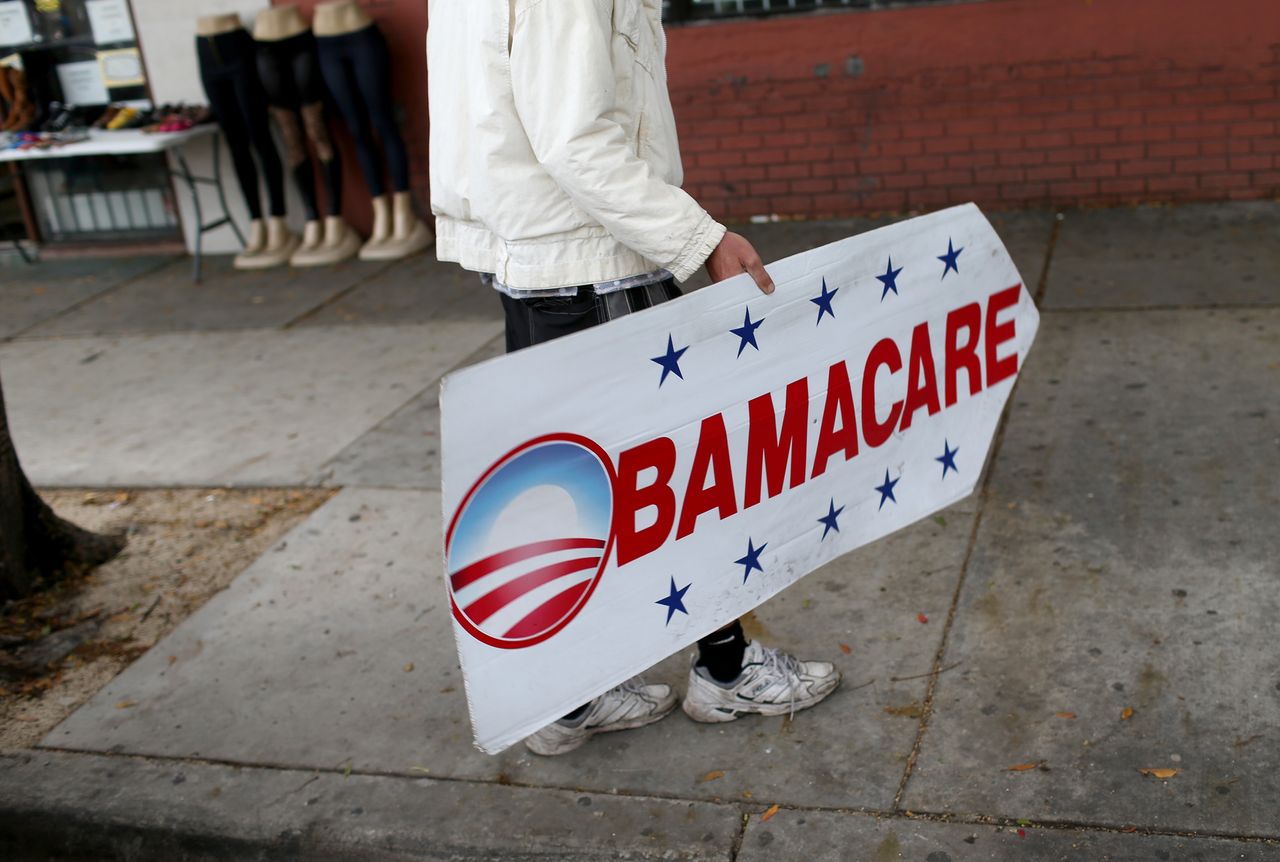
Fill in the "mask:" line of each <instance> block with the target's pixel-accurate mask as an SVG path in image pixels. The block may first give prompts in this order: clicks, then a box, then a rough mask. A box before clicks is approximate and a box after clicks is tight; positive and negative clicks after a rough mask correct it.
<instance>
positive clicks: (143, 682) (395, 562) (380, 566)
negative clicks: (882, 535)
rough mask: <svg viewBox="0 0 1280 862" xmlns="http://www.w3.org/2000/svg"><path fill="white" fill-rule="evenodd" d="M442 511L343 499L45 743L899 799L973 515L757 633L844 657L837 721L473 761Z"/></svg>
mask: <svg viewBox="0 0 1280 862" xmlns="http://www.w3.org/2000/svg"><path fill="white" fill-rule="evenodd" d="M440 505H441V504H440V498H439V494H438V493H437V492H434V491H394V490H353V489H347V490H344V491H342V492H341V493H339V494H338V495H337V496H336V497H334V498H333V499H332V500H331V501H329V503H327V504H326V505H325V506H323V507H322V508H321V509H319V510H317V512H316V513H315V514H313V515H312V517H311V518H310V519H309V520H308V521H306V522H305V523H304V524H302V525H301V526H299V527H298V528H297V529H296V530H294V531H293V533H291V534H290V535H289V536H287V537H286V539H285V540H284V541H283V542H282V543H281V544H280V545H279V546H278V547H277V548H275V549H273V550H272V551H271V552H268V553H267V554H265V555H264V556H263V557H262V558H260V559H259V560H258V561H257V562H256V563H255V564H254V565H253V566H252V567H250V568H249V569H248V570H247V571H246V572H245V573H243V574H242V575H241V576H240V577H239V578H237V579H236V581H235V582H234V583H233V584H232V585H231V587H230V588H229V589H227V590H226V591H225V592H223V593H221V594H219V595H218V596H216V597H215V598H214V599H213V600H211V601H210V602H209V603H208V604H207V605H206V606H205V607H204V608H202V609H200V610H199V611H197V612H196V613H195V614H194V615H193V616H192V617H190V618H189V619H188V620H187V621H186V622H184V623H183V624H182V625H181V626H180V627H179V628H178V629H177V630H176V631H175V632H174V633H173V634H172V635H171V636H170V637H169V638H167V639H166V640H164V641H162V642H161V643H160V644H158V645H157V646H156V647H155V648H154V649H153V650H152V651H151V652H149V653H148V654H147V655H145V656H144V657H142V658H141V659H140V660H139V661H138V662H137V663H135V664H134V665H133V666H131V667H130V668H129V669H128V670H126V671H125V672H124V673H123V674H121V675H120V676H119V677H117V678H116V679H115V680H114V681H112V682H111V683H110V684H108V685H107V686H106V687H105V688H104V689H103V690H102V691H101V692H100V693H99V694H98V695H97V696H96V697H95V698H94V699H93V700H92V701H90V703H89V704H87V705H86V706H85V707H83V708H82V709H80V710H79V711H78V712H76V713H75V714H73V715H72V716H71V717H70V718H69V719H68V720H67V721H66V722H64V723H63V724H62V725H60V726H59V727H58V728H56V729H55V730H54V731H53V732H52V733H51V734H50V735H49V736H48V737H47V738H46V739H45V741H44V742H43V743H42V744H43V745H46V746H52V747H57V748H67V749H76V750H87V751H111V752H117V753H126V754H140V755H159V756H171V757H180V758H188V757H189V758H206V759H214V760H220V761H230V762H235V763H243V764H271V765H276V766H286V767H291V768H308V767H311V768H325V769H342V768H346V767H350V768H352V769H355V770H357V771H372V772H378V773H387V774H404V775H427V776H430V777H435V778H458V779H469V780H479V781H496V782H500V783H501V782H506V783H514V784H518V785H525V786H543V787H575V788H581V789H587V790H594V791H600V792H614V791H621V792H626V793H632V794H641V795H652V796H660V797H672V798H690V799H702V800H712V801H714V800H717V799H723V800H727V801H733V800H737V801H739V802H745V801H748V800H750V799H753V798H754V799H760V800H764V799H769V800H774V801H780V802H784V803H788V804H796V805H822V806H830V807H850V806H853V807H876V808H886V807H888V806H890V805H891V803H892V801H893V798H894V794H895V792H896V790H897V787H898V784H899V781H900V778H901V775H902V773H903V769H904V765H905V762H906V758H907V756H908V754H909V752H910V751H911V747H912V744H913V742H914V740H915V737H916V729H917V724H918V708H919V704H920V702H921V700H922V698H923V696H924V693H925V686H926V683H927V680H926V679H925V678H924V677H925V676H927V673H928V671H929V670H930V668H931V666H932V661H933V658H934V656H935V654H936V652H937V649H938V645H939V640H940V637H941V630H942V625H941V623H942V621H943V620H944V619H945V617H946V612H947V608H948V606H949V604H950V601H951V598H952V594H953V591H954V585H955V579H956V576H957V572H958V568H959V565H960V561H961V559H962V558H963V555H964V551H965V548H966V546H967V544H968V538H969V535H970V532H971V525H972V509H971V508H967V507H965V506H963V505H961V506H958V507H955V508H953V509H952V510H949V511H948V512H947V513H946V514H945V516H944V517H943V519H942V521H933V520H930V521H926V522H924V523H922V524H918V525H916V526H915V527H912V528H910V529H908V530H906V531H903V532H901V533H899V534H897V535H895V536H893V537H891V538H889V539H887V540H885V541H883V542H880V543H877V544H876V545H874V546H872V547H870V548H867V549H865V550H864V551H862V552H859V553H856V554H853V555H850V556H847V557H845V558H843V559H842V560H841V561H839V562H838V563H836V564H833V565H830V566H827V567H825V568H824V569H822V570H820V571H819V572H816V573H814V574H811V575H809V576H808V577H807V578H806V579H805V580H804V581H802V582H801V583H800V584H798V585H796V586H794V587H793V588H791V589H790V590H788V591H787V592H786V593H785V594H784V595H783V596H780V597H778V598H777V599H775V600H773V601H771V602H769V603H768V604H766V605H765V606H763V607H762V608H761V609H759V610H758V611H757V612H756V613H755V614H753V615H751V616H750V617H749V618H748V619H747V620H746V625H747V627H748V630H749V632H751V633H752V634H753V635H754V636H758V637H762V638H763V639H765V640H766V642H769V643H773V644H778V645H781V646H785V647H787V648H788V649H792V650H794V651H795V652H797V653H799V654H802V655H804V656H806V657H811V658H816V657H823V658H830V659H832V660H834V661H836V662H837V664H838V665H839V666H840V667H841V668H842V670H843V671H844V673H845V676H846V683H845V685H844V686H843V687H842V689H841V690H839V691H837V692H836V694H834V695H833V696H832V697H831V698H830V699H829V700H828V701H827V702H825V703H823V704H822V705H820V706H819V707H817V708H815V709H812V710H809V711H806V712H802V713H798V714H797V715H796V716H795V718H794V720H788V719H786V718H771V719H762V718H758V717H755V718H746V719H741V720H739V721H737V722H734V723H732V724H728V725H714V726H708V725H696V724H694V723H693V722H691V721H689V720H688V719H687V718H686V717H685V716H684V714H683V713H681V712H677V713H676V714H674V715H672V716H670V717H668V718H667V719H665V720H664V721H662V722H661V723H659V724H656V725H653V726H651V727H647V728H643V729H640V730H637V731H633V732H629V733H625V734H610V735H608V736H605V737H600V738H597V739H594V740H592V741H591V743H590V744H589V745H588V746H586V747H584V748H582V749H580V750H579V751H578V752H575V753H574V754H572V755H569V756H565V757H560V758H552V759H544V758H538V757H536V756H534V755H532V754H530V753H529V752H527V751H526V750H525V749H524V747H523V746H516V747H513V748H511V749H509V750H508V751H506V752H504V753H503V754H502V755H499V756H497V757H490V756H487V755H484V754H481V753H479V752H478V751H476V750H475V749H474V748H473V747H472V744H471V732H470V727H469V723H468V720H467V715H466V704H465V701H464V694H463V685H462V679H461V675H460V671H459V670H458V667H457V661H456V652H455V648H454V644H453V632H452V626H451V622H450V617H449V610H448V602H447V597H446V593H445V590H444V587H443V584H442V583H441V581H440V576H439V560H440V557H441V545H440V535H441V529H440V520H439V518H440ZM943 522H945V526H944V523H943ZM921 613H923V614H926V615H927V617H928V619H929V622H928V623H921V622H920V621H919V619H918V617H917V615H918V614H921ZM841 644H845V645H846V646H848V648H849V653H848V654H845V653H844V652H843V650H842V648H841ZM688 660H689V659H688V656H686V655H678V656H676V657H673V658H672V659H670V660H668V661H667V662H664V663H663V664H662V665H660V666H659V667H658V668H656V669H655V671H654V672H653V673H652V674H651V675H650V678H652V679H654V680H660V681H665V682H669V683H671V684H673V685H676V686H678V688H679V690H681V691H683V688H684V683H685V675H686V674H687V672H688ZM894 677H912V678H911V679H908V680H905V681H900V682H895V681H894V680H893V678H894ZM122 704H123V706H122ZM833 752H838V756H833ZM713 772H718V773H721V775H720V776H719V777H716V776H714V775H713V776H712V777H711V779H710V780H707V776H708V775H709V774H711V773H713Z"/></svg>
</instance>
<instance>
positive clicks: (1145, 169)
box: [1116, 159, 1173, 177]
mask: <svg viewBox="0 0 1280 862" xmlns="http://www.w3.org/2000/svg"><path fill="white" fill-rule="evenodd" d="M1116 170H1117V171H1118V173H1119V174H1120V176H1122V177H1149V176H1157V177H1158V176H1163V175H1165V174H1169V173H1172V172H1173V160H1171V159H1133V160H1132V161H1126V162H1121V163H1120V164H1119V165H1117V166H1116Z"/></svg>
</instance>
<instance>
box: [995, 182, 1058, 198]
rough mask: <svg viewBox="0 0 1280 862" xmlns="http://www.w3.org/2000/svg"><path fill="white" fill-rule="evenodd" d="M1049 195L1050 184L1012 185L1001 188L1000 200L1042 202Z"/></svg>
mask: <svg viewBox="0 0 1280 862" xmlns="http://www.w3.org/2000/svg"><path fill="white" fill-rule="evenodd" d="M1048 195H1049V185H1048V183H1010V184H1008V185H1003V186H1001V187H1000V198H1001V200H1005V201H1023V202H1030V201H1042V200H1044V199H1045V198H1047V197H1048Z"/></svg>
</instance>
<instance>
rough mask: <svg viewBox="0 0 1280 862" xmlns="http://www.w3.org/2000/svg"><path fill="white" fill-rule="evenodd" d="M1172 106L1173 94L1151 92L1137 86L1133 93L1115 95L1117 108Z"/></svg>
mask: <svg viewBox="0 0 1280 862" xmlns="http://www.w3.org/2000/svg"><path fill="white" fill-rule="evenodd" d="M1172 104H1173V93H1167V92H1164V91H1161V90H1151V89H1148V88H1147V87H1143V86H1141V85H1139V88H1138V89H1137V90H1135V91H1134V92H1124V93H1118V94H1116V107H1117V108H1142V109H1147V108H1158V107H1162V106H1166V105H1172Z"/></svg>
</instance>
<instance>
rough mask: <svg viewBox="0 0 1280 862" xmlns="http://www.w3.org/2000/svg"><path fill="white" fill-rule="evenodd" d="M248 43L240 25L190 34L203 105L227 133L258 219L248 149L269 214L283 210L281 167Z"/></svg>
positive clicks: (252, 211)
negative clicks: (206, 104) (255, 157)
mask: <svg viewBox="0 0 1280 862" xmlns="http://www.w3.org/2000/svg"><path fill="white" fill-rule="evenodd" d="M254 48H255V46H254V41H253V38H252V37H251V36H250V35H249V34H248V33H247V32H245V31H244V30H232V31H231V32H229V33H219V34H218V35H216V36H197V37H196V56H197V57H198V58H199V60H200V81H201V82H202V83H203V84H204V92H205V95H206V96H207V97H208V98H209V107H210V108H211V109H212V110H213V115H214V117H215V118H216V119H217V121H218V125H219V126H220V127H221V128H222V133H223V135H224V136H225V137H226V139H227V148H228V149H230V150H231V160H232V162H233V163H234V164H235V167H236V179H237V180H238V181H239V183H240V190H241V191H242V192H243V193H244V203H245V206H246V207H248V209H249V217H250V218H253V219H260V218H262V192H261V191H260V190H259V189H258V170H257V168H256V167H255V166H254V163H253V152H252V150H256V151H257V153H258V162H259V163H260V164H261V166H262V175H263V178H264V179H265V180H266V183H267V197H268V198H269V199H270V204H271V215H273V216H283V215H284V171H283V169H282V168H281V166H280V154H279V153H277V152H276V145H275V141H273V140H272V139H271V122H270V120H268V119H267V100H266V97H265V96H264V95H263V93H262V87H261V85H260V84H259V83H258V67H257V65H256V63H255V60H254V56H255V50H254Z"/></svg>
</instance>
